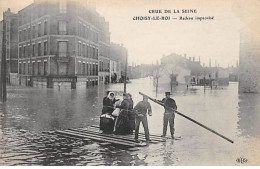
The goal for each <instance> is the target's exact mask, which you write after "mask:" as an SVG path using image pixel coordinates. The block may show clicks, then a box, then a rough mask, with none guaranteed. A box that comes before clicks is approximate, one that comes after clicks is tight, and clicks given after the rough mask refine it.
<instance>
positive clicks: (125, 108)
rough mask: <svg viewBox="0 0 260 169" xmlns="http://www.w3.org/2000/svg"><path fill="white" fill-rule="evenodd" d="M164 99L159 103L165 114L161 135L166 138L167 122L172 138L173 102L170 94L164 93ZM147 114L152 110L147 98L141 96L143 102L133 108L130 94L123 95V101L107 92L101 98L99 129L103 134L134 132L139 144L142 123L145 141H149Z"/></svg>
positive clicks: (150, 114)
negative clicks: (161, 104)
mask: <svg viewBox="0 0 260 169" xmlns="http://www.w3.org/2000/svg"><path fill="white" fill-rule="evenodd" d="M165 94H166V97H165V98H164V99H162V100H161V101H160V102H161V103H163V105H164V108H165V112H164V118H163V134H162V137H165V136H166V131H167V125H168V122H169V124H170V132H171V136H172V138H174V118H175V114H174V111H175V110H177V105H176V103H175V101H174V100H173V99H172V98H170V92H165ZM147 114H148V115H149V116H152V108H151V105H150V103H149V102H148V97H147V96H145V95H143V100H142V101H140V102H138V103H137V104H136V106H135V107H134V102H133V99H132V96H131V94H130V93H124V94H123V100H122V101H120V100H119V99H116V98H115V94H114V93H113V92H110V91H109V92H107V96H106V97H104V98H103V109H102V115H101V117H100V129H101V130H102V131H103V132H105V133H115V134H120V135H125V134H130V133H133V130H135V141H136V142H139V140H138V134H139V127H140V123H141V122H142V124H143V127H144V131H145V138H146V141H148V142H149V141H151V140H150V135H149V128H148V121H147Z"/></svg>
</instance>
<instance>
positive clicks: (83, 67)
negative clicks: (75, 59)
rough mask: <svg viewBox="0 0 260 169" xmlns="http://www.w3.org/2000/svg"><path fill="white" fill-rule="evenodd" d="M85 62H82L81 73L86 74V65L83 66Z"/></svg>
mask: <svg viewBox="0 0 260 169" xmlns="http://www.w3.org/2000/svg"><path fill="white" fill-rule="evenodd" d="M85 65H86V64H85V63H82V74H86V67H85Z"/></svg>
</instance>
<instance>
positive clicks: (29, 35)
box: [28, 28, 31, 39]
mask: <svg viewBox="0 0 260 169" xmlns="http://www.w3.org/2000/svg"><path fill="white" fill-rule="evenodd" d="M28 39H31V28H28Z"/></svg>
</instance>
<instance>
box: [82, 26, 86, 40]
mask: <svg viewBox="0 0 260 169" xmlns="http://www.w3.org/2000/svg"><path fill="white" fill-rule="evenodd" d="M82 31H83V37H84V38H86V25H84V27H83V30H82Z"/></svg>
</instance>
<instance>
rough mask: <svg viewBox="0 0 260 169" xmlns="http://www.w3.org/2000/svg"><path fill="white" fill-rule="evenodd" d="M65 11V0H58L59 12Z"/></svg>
mask: <svg viewBox="0 0 260 169" xmlns="http://www.w3.org/2000/svg"><path fill="white" fill-rule="evenodd" d="M66 12H67V0H60V13H66Z"/></svg>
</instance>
